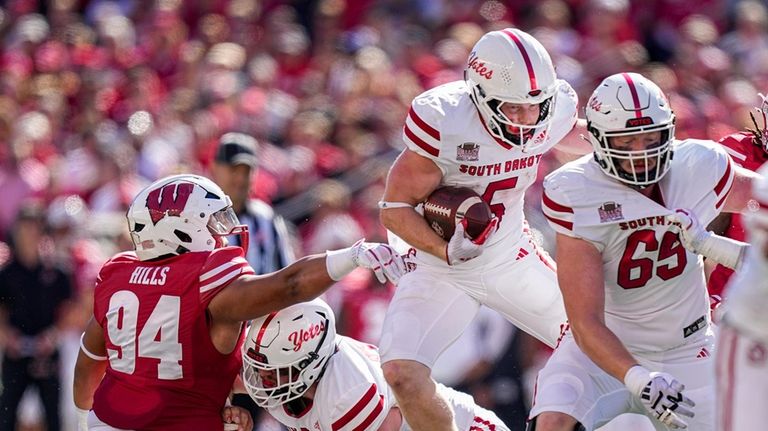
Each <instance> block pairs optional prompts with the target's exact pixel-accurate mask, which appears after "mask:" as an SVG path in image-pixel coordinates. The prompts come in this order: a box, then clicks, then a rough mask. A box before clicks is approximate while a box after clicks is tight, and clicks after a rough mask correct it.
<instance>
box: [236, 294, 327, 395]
mask: <svg viewBox="0 0 768 431" xmlns="http://www.w3.org/2000/svg"><path fill="white" fill-rule="evenodd" d="M242 349H243V370H242V380H243V384H244V385H245V388H246V390H247V391H248V394H249V395H250V396H251V398H252V399H253V400H254V401H255V402H256V404H258V405H259V406H261V407H266V408H272V407H276V406H279V405H284V404H287V403H289V402H291V401H293V400H297V399H299V398H301V397H302V396H303V395H304V393H305V392H306V391H307V390H309V388H310V387H311V386H312V385H313V384H314V383H315V382H317V381H318V379H320V377H321V376H322V375H323V372H324V371H325V368H326V366H327V365H328V360H329V359H330V358H331V356H333V354H334V353H335V352H336V323H335V317H334V315H333V311H332V310H331V309H330V307H328V304H326V303H325V302H323V301H322V300H320V299H315V300H313V301H311V302H305V303H299V304H296V305H292V306H290V307H287V308H284V309H282V310H280V311H277V312H275V313H272V314H270V315H268V316H264V317H260V318H258V319H255V320H253V321H252V322H251V327H250V329H249V330H248V335H247V336H246V339H245V343H243V347H242Z"/></svg>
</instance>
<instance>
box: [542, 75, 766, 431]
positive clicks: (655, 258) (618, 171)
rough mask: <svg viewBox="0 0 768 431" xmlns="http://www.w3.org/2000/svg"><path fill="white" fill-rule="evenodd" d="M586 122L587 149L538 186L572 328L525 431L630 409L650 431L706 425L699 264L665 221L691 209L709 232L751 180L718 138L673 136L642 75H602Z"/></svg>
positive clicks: (708, 381) (659, 98) (710, 394)
mask: <svg viewBox="0 0 768 431" xmlns="http://www.w3.org/2000/svg"><path fill="white" fill-rule="evenodd" d="M586 119H587V127H588V130H589V135H588V138H589V140H590V142H591V143H592V146H593V149H594V154H592V155H589V156H584V157H582V158H580V159H578V160H576V161H573V162H570V163H567V164H566V165H564V166H563V167H561V168H560V169H558V170H556V171H555V172H553V173H552V174H550V175H548V176H547V178H546V179H545V181H544V196H543V209H544V214H545V216H546V217H547V219H548V220H549V222H550V225H551V226H552V227H553V228H554V229H555V231H556V232H557V263H558V281H559V285H560V289H561V290H562V292H563V299H564V301H565V307H566V310H567V312H568V318H569V323H570V329H569V331H567V332H566V334H565V336H564V337H563V339H562V340H561V342H560V343H559V345H558V347H557V348H556V349H555V352H554V353H553V354H552V356H551V357H550V359H549V361H548V362H547V364H546V366H545V367H544V368H543V369H542V371H541V372H540V373H539V377H538V381H537V391H536V394H535V397H534V402H533V408H532V410H531V413H530V418H531V421H530V423H529V429H534V430H537V431H552V430H567V431H572V430H593V429H595V428H597V427H599V426H602V425H603V424H605V423H607V422H608V421H610V420H611V419H612V418H614V417H615V416H617V415H619V414H621V413H627V412H629V413H642V414H645V415H647V416H649V417H650V418H651V422H653V424H654V427H655V428H656V429H657V430H667V429H677V428H686V427H688V428H689V429H693V430H697V431H701V430H712V429H713V428H714V425H713V424H714V374H713V373H711V371H712V369H711V367H712V357H711V355H712V354H713V349H714V334H713V331H712V328H711V325H710V317H709V302H708V299H707V290H706V286H705V283H704V272H703V263H702V258H701V256H700V255H699V254H696V253H694V252H692V251H689V250H687V249H686V248H685V246H684V244H683V240H682V239H681V235H680V229H681V228H680V227H679V226H678V225H677V224H676V223H679V218H673V217H670V216H671V215H672V214H674V213H675V210H676V209H677V208H689V209H690V210H691V211H692V213H693V214H695V215H696V216H698V218H699V219H700V220H701V222H702V223H701V224H702V225H704V226H706V225H707V224H708V223H709V222H710V221H711V220H712V219H713V218H714V217H715V216H717V215H718V213H720V212H721V211H739V210H741V209H742V208H744V207H745V205H746V203H747V201H748V199H749V195H750V184H751V181H752V178H754V177H755V174H754V173H751V172H749V171H746V170H744V169H741V168H739V167H738V166H736V165H734V164H733V163H732V161H731V159H730V157H729V156H728V154H727V153H726V152H725V150H724V149H723V148H722V146H719V145H717V144H715V143H714V142H711V141H703V140H696V139H687V140H683V141H676V140H675V139H674V125H675V118H674V114H673V112H672V110H671V107H670V105H669V101H668V99H667V97H666V96H665V95H664V94H663V93H662V91H661V90H660V89H659V87H658V86H657V85H656V84H654V83H653V82H651V81H649V80H648V79H646V78H645V77H643V76H642V75H639V74H636V73H619V74H616V75H612V76H610V77H608V78H606V79H605V80H604V81H603V82H602V83H601V84H600V85H599V86H598V87H597V89H595V91H594V92H593V94H592V96H591V97H590V99H589V101H588V103H587V107H586ZM673 154H674V157H673ZM670 218H673V219H674V220H670ZM685 227H688V226H685ZM682 236H685V233H684V234H683V235H682ZM737 255H738V253H737ZM708 257H710V258H712V259H722V260H723V261H725V260H726V259H724V258H725V257H728V258H731V260H732V261H731V262H729V263H730V264H734V262H733V260H735V259H732V255H731V254H729V255H728V256H723V255H722V254H720V253H712V254H711V256H708ZM692 400H693V401H692ZM694 401H695V403H694Z"/></svg>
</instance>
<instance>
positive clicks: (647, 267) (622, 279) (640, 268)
mask: <svg viewBox="0 0 768 431" xmlns="http://www.w3.org/2000/svg"><path fill="white" fill-rule="evenodd" d="M641 244H642V246H643V248H644V249H645V251H646V252H654V251H658V254H657V256H656V259H655V260H654V259H652V258H649V257H641V258H635V257H634V256H635V253H636V252H637V251H638V248H639V247H640V245H641ZM670 257H675V262H674V263H672V262H670V263H665V264H663V265H658V266H656V271H655V272H656V275H658V276H659V278H661V279H662V280H669V279H672V278H674V277H677V276H678V275H680V274H682V273H683V270H684V269H685V264H686V263H688V260H687V257H686V252H685V247H684V246H683V244H682V243H681V242H680V239H679V238H678V236H677V234H676V233H673V232H669V231H667V232H664V235H663V236H662V237H661V242H659V241H658V240H657V239H656V232H655V231H653V230H651V229H644V230H638V231H636V232H632V234H631V235H629V238H627V247H626V248H625V249H624V254H623V255H622V256H621V262H619V271H618V274H617V276H618V280H617V282H618V284H619V286H621V287H623V288H624V289H637V288H638V287H643V286H645V285H646V284H647V283H648V281H649V280H650V279H651V278H652V277H653V274H654V264H655V263H661V262H662V261H664V260H666V259H668V258H670Z"/></svg>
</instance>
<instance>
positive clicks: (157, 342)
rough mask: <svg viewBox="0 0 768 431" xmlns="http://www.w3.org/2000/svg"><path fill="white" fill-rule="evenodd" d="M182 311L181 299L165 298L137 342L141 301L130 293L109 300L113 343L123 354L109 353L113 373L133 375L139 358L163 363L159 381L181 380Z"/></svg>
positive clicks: (151, 315) (109, 330) (123, 291)
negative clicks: (180, 325)
mask: <svg viewBox="0 0 768 431" xmlns="http://www.w3.org/2000/svg"><path fill="white" fill-rule="evenodd" d="M180 308H181V298H179V297H178V296H170V295H163V296H161V297H160V299H159V300H158V301H157V305H155V308H154V310H152V313H151V314H150V315H149V317H148V318H147V321H146V323H145V324H144V327H143V328H141V332H140V333H139V336H138V338H137V337H136V330H137V329H138V317H139V298H138V297H137V296H136V294H135V293H133V292H131V291H129V290H121V291H118V292H115V294H114V295H112V297H111V298H110V299H109V311H108V312H107V335H108V336H109V341H110V342H111V343H112V344H113V345H115V346H119V350H118V349H109V348H108V349H107V353H108V354H109V364H110V365H111V366H112V369H113V370H116V371H120V372H123V373H126V374H133V372H134V371H135V369H136V358H137V357H143V358H155V359H159V360H160V362H159V363H158V364H157V377H158V378H159V379H161V380H178V379H181V378H182V377H183V373H182V369H181V343H179V314H180ZM137 347H138V349H137Z"/></svg>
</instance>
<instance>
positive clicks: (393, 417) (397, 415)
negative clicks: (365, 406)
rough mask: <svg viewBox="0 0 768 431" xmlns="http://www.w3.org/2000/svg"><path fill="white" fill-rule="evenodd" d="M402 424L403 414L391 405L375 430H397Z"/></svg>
mask: <svg viewBox="0 0 768 431" xmlns="http://www.w3.org/2000/svg"><path fill="white" fill-rule="evenodd" d="M402 425H403V414H402V413H401V412H400V409H399V408H397V407H392V408H391V409H389V413H387V417H386V418H385V419H384V422H383V423H382V424H381V426H380V427H379V429H378V430H377V431H399V430H400V428H401V427H402Z"/></svg>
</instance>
